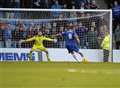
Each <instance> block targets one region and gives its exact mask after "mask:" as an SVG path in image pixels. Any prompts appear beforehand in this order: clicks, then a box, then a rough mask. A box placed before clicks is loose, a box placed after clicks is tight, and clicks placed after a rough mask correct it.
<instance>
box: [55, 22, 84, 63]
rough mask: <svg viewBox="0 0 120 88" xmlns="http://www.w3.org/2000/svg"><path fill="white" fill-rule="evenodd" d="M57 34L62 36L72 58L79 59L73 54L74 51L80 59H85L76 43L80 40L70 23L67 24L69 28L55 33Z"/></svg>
mask: <svg viewBox="0 0 120 88" xmlns="http://www.w3.org/2000/svg"><path fill="white" fill-rule="evenodd" d="M57 36H63V38H64V40H65V45H66V48H67V50H68V52H69V53H70V54H71V55H72V56H73V58H74V59H75V60H76V61H78V62H79V60H78V59H77V57H76V56H75V54H74V52H76V53H78V54H80V56H81V57H82V61H86V60H85V58H84V56H83V54H82V53H81V52H80V51H79V46H78V45H79V43H80V40H79V38H78V36H77V34H76V32H75V31H74V30H73V26H72V24H70V25H69V28H68V29H67V30H66V31H64V32H62V33H59V34H57Z"/></svg>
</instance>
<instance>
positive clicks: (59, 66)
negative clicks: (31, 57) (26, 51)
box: [0, 62, 120, 88]
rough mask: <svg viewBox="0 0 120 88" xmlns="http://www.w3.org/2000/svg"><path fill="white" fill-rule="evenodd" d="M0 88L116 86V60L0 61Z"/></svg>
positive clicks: (119, 69)
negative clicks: (96, 61) (87, 61)
mask: <svg viewBox="0 0 120 88" xmlns="http://www.w3.org/2000/svg"><path fill="white" fill-rule="evenodd" d="M0 88H120V64H114V63H70V62H69V63H67V62H64V63H63V62H59V63H57V62H49V63H48V62H0Z"/></svg>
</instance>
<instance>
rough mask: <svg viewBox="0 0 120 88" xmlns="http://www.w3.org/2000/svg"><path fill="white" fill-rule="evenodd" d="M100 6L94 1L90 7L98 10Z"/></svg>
mask: <svg viewBox="0 0 120 88" xmlns="http://www.w3.org/2000/svg"><path fill="white" fill-rule="evenodd" d="M98 8H99V7H98V5H97V4H96V1H95V0H92V2H91V5H90V9H98Z"/></svg>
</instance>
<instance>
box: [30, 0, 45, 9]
mask: <svg viewBox="0 0 120 88" xmlns="http://www.w3.org/2000/svg"><path fill="white" fill-rule="evenodd" d="M32 7H33V8H43V9H44V8H46V7H47V4H46V2H45V0H34V1H33V6H32Z"/></svg>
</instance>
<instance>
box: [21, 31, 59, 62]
mask: <svg viewBox="0 0 120 88" xmlns="http://www.w3.org/2000/svg"><path fill="white" fill-rule="evenodd" d="M44 40H45V41H53V42H57V40H56V39H51V38H48V37H45V36H43V34H42V32H41V31H39V32H38V34H37V35H36V36H34V37H32V38H29V39H27V40H21V41H20V43H23V42H30V41H35V42H34V45H33V47H32V49H31V50H30V53H29V55H28V56H29V59H30V60H31V59H32V52H33V51H36V52H41V51H43V52H45V53H46V57H47V60H48V61H50V58H49V53H48V50H47V49H46V48H45V47H44V45H43V41H44Z"/></svg>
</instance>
